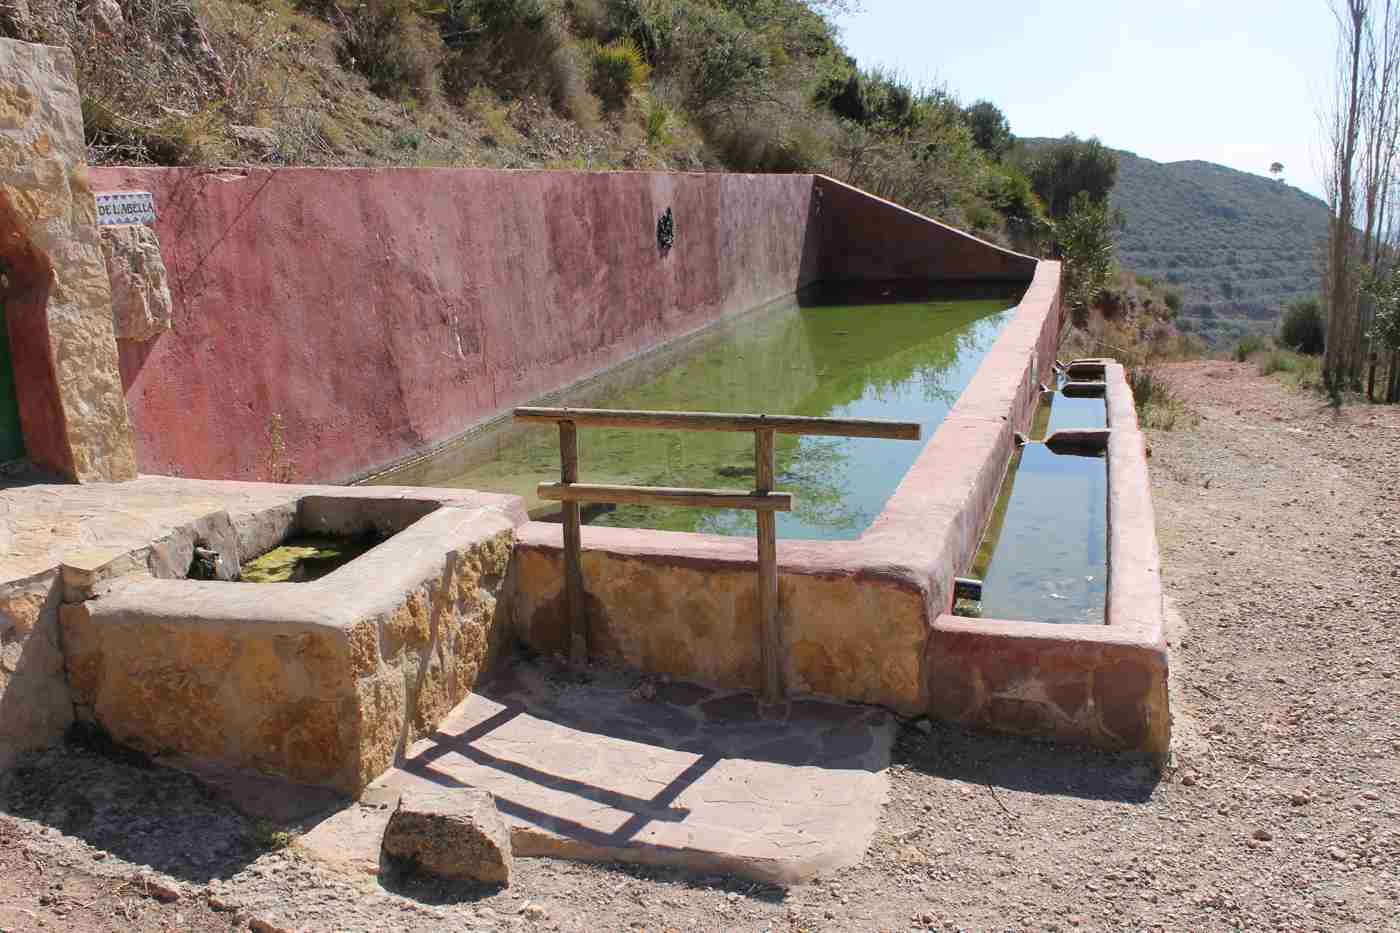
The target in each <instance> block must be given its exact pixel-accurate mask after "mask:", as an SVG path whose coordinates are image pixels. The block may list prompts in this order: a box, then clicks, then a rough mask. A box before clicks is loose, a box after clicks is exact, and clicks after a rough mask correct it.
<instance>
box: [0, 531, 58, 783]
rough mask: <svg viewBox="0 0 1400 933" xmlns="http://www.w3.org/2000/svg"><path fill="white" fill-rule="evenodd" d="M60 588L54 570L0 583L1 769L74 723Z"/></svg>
mask: <svg viewBox="0 0 1400 933" xmlns="http://www.w3.org/2000/svg"><path fill="white" fill-rule="evenodd" d="M0 543H3V542H0ZM61 589H62V587H61V586H60V584H59V580H58V574H57V572H56V571H49V572H47V573H42V574H38V575H36V576H34V577H32V578H30V579H28V580H18V581H11V582H9V583H0V771H4V770H5V769H6V768H8V767H9V766H10V765H11V764H12V763H13V762H14V760H15V758H16V757H17V756H18V755H20V754H21V753H23V752H25V751H27V750H29V749H33V748H42V747H43V746H45V745H48V744H50V743H52V742H54V741H57V739H58V737H59V736H61V735H62V734H63V731H64V730H65V729H67V728H68V726H69V724H71V723H72V721H73V702H72V700H71V699H70V697H69V695H68V683H67V681H66V679H65V678H64V674H63V651H62V649H61V648H60V646H59V637H58V606H59V601H60V598H61Z"/></svg>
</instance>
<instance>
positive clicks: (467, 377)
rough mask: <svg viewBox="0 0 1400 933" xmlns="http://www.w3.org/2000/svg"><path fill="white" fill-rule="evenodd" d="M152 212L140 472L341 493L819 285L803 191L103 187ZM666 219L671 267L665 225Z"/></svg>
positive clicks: (304, 175) (328, 178) (154, 179)
mask: <svg viewBox="0 0 1400 933" xmlns="http://www.w3.org/2000/svg"><path fill="white" fill-rule="evenodd" d="M92 182H93V187H94V189H96V190H112V189H138V190H148V191H151V192H153V193H154V195H155V199H156V206H157V211H158V216H159V219H158V221H157V223H156V231H157V233H158V235H159V238H160V242H161V253H162V256H163V258H164V260H165V263H166V266H167V269H168V271H169V274H170V284H171V291H172V294H173V296H174V299H175V320H174V329H173V331H171V332H169V333H166V334H163V335H161V336H159V337H157V338H156V339H154V340H152V341H149V342H129V341H122V342H121V368H122V381H123V384H124V386H125V389H126V395H127V403H128V406H129V408H130V411H131V417H132V420H133V422H134V423H135V428H136V432H137V439H138V458H139V465H140V468H141V470H142V471H143V472H147V473H166V474H176V475H184V476H197V477H210V478H221V479H244V478H254V479H256V478H263V475H262V474H263V471H264V462H265V459H266V454H267V449H268V444H267V440H266V435H267V427H268V420H269V417H270V415H272V414H273V413H280V414H281V415H282V416H283V419H284V421H285V426H284V438H285V442H286V444H287V451H286V458H287V460H288V461H289V462H290V464H291V465H292V468H293V478H294V479H298V480H317V481H345V480H349V479H351V478H354V477H357V476H360V475H363V474H365V473H367V472H369V471H372V470H374V469H377V468H381V467H384V466H386V465H388V464H390V463H392V462H394V461H395V460H398V459H400V458H402V457H405V456H408V455H410V454H412V453H415V452H418V451H422V450H425V449H427V448H429V447H431V446H433V445H434V444H435V443H438V442H440V441H444V440H447V439H449V438H451V437H453V436H454V435H456V434H458V433H460V432H461V431H463V430H465V429H467V428H468V427H470V426H472V425H473V424H475V423H478V422H480V421H482V420H485V419H487V418H490V417H491V416H493V415H495V414H498V413H500V412H502V411H504V410H506V409H508V408H510V407H511V406H513V405H516V404H519V403H522V402H525V401H528V400H530V399H532V398H535V397H536V396H538V395H540V394H541V393H544V392H549V391H553V390H556V389H559V388H562V387H564V386H566V385H569V384H571V383H572V382H575V381H577V380H579V379H581V378H585V377H587V376H590V375H592V374H594V373H597V372H600V371H602V370H604V369H607V368H608V367H610V366H613V365H615V364H617V363H619V362H621V361H622V360H624V359H626V358H628V357H630V356H632V355H634V354H636V353H637V352H639V351H642V350H645V349H649V348H651V347H653V346H656V345H657V344H659V343H662V342H664V341H666V340H669V339H672V338H675V337H678V336H681V335H683V334H686V333H689V332H691V331H694V330H696V329H699V328H701V327H704V326H706V325H708V324H710V323H713V322H714V321H716V320H718V319H719V318H720V317H722V316H724V315H726V314H732V313H737V312H741V311H744V310H747V309H749V308H752V307H754V306H757V305H759V304H762V303H764V302H767V301H770V300H773V299H775V298H779V297H781V296H783V295H785V294H789V293H791V292H793V291H794V290H796V289H797V288H799V287H801V286H802V285H805V284H807V283H809V282H811V281H813V280H815V279H816V277H817V274H818V245H819V243H818V240H819V236H818V235H817V232H816V228H815V216H814V213H813V211H812V203H813V195H812V189H813V180H812V177H811V176H797V175H785V176H753V175H729V174H713V175H700V174H692V175H679V174H660V173H582V172H495V171H485V170H465V169H454V170H401V169H400V170H358V169H355V170H348V169H341V170H321V169H294V170H278V171H264V170H255V171H225V172H209V171H201V170H194V169H162V168H98V169H94V170H93V171H92ZM667 207H670V208H672V209H673V212H674V216H675V222H676V243H675V247H674V249H672V250H671V251H669V252H668V253H665V254H662V253H661V252H660V251H659V250H658V248H657V243H656V222H657V219H658V217H659V215H660V214H661V213H662V212H664V211H665V210H666V208H667Z"/></svg>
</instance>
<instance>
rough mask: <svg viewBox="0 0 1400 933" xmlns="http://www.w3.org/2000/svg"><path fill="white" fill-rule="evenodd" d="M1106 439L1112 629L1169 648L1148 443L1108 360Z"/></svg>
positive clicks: (1127, 390)
mask: <svg viewBox="0 0 1400 933" xmlns="http://www.w3.org/2000/svg"><path fill="white" fill-rule="evenodd" d="M1104 376H1105V381H1106V383H1107V390H1106V396H1105V406H1106V407H1107V409H1108V412H1107V415H1108V426H1109V430H1110V437H1109V443H1108V495H1109V501H1108V509H1107V515H1108V542H1107V544H1108V568H1109V570H1108V601H1107V604H1106V605H1105V611H1104V614H1105V616H1106V619H1105V621H1106V622H1107V624H1108V625H1109V626H1110V627H1120V628H1133V629H1137V630H1139V631H1141V632H1142V633H1143V635H1144V636H1145V637H1147V638H1150V639H1151V640H1152V641H1153V642H1154V643H1160V644H1162V645H1163V646H1165V630H1166V621H1165V615H1164V610H1163V604H1162V570H1161V558H1160V555H1159V552H1158V548H1157V523H1156V517H1155V514H1154V513H1153V510H1152V490H1151V476H1150V474H1149V473H1148V467H1147V444H1146V439H1145V438H1144V436H1143V434H1142V431H1141V429H1140V428H1139V426H1138V421H1137V409H1136V407H1135V406H1134V404H1133V392H1132V388H1131V387H1130V386H1129V385H1128V380H1127V375H1126V372H1125V370H1124V368H1123V366H1122V364H1120V363H1116V362H1111V363H1107V364H1105V372H1104Z"/></svg>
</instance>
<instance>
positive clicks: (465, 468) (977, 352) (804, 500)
mask: <svg viewBox="0 0 1400 933" xmlns="http://www.w3.org/2000/svg"><path fill="white" fill-rule="evenodd" d="M1018 298H1019V292H1014V293H1013V292H1011V291H1008V290H1007V289H1005V288H1001V287H998V288H994V289H990V290H988V289H984V290H983V291H982V292H981V293H979V294H970V293H969V292H968V291H967V290H966V289H959V290H958V291H956V292H951V291H949V290H947V289H942V288H937V287H934V286H929V285H927V284H920V285H901V286H893V285H891V286H881V287H878V288H877V289H876V290H875V291H874V292H873V293H872V292H871V291H870V290H868V288H867V289H866V290H855V289H852V288H842V289H829V288H828V289H823V290H820V291H814V292H807V293H804V294H803V295H802V297H801V299H800V300H789V301H785V302H781V303H779V304H776V305H773V306H770V307H768V308H765V309H762V310H760V311H758V312H755V313H753V314H749V315H745V316H743V317H740V318H737V319H735V320H732V321H729V322H726V323H724V324H721V325H719V326H717V327H714V328H711V329H710V330H708V331H706V332H704V333H703V334H701V335H698V336H696V337H694V338H691V339H689V340H686V341H683V342H682V343H680V344H678V345H675V346H673V347H671V348H668V349H667V350H665V351H662V352H660V353H656V354H652V355H650V356H648V357H645V358H642V359H639V360H636V361H634V362H632V363H628V364H626V365H624V366H622V367H620V368H619V369H618V370H615V371H614V372H612V373H610V374H609V375H608V377H607V378H606V379H605V380H602V381H598V382H594V383H591V384H588V385H585V386H583V387H580V388H578V389H576V390H573V391H570V392H568V393H564V394H562V395H559V396H555V397H552V398H550V399H549V400H548V401H549V403H551V404H565V405H573V406H579V407H594V408H639V409H660V410H666V409H670V410H677V411H734V412H758V413H767V414H793V415H811V416H828V417H849V418H885V419H892V420H899V421H918V422H920V423H921V424H922V425H923V428H924V438H925V440H927V438H929V437H930V436H932V434H933V431H934V430H935V429H936V428H937V426H938V424H939V423H940V422H941V421H942V420H943V417H944V415H945V414H946V413H947V411H948V409H949V408H951V407H952V405H953V404H954V403H955V402H956V401H957V399H958V396H959V395H961V393H962V390H963V388H964V387H965V386H966V385H967V383H968V381H970V380H971V378H972V375H973V374H974V373H975V372H976V370H977V366H978V365H979V364H980V362H981V360H982V357H983V356H984V355H985V354H986V352H987V350H988V349H990V347H991V345H992V343H993V342H994V340H995V339H996V336H997V334H998V333H999V332H1000V330H1001V328H1002V326H1003V325H1004V324H1005V323H1006V321H1007V320H1009V318H1010V315H1011V312H1010V310H1009V309H1010V307H1011V306H1013V305H1014V304H1015V302H1016V301H1017V299H1018ZM922 447H923V444H922V443H911V442H908V441H887V440H875V439H869V438H820V437H801V438H799V437H790V436H783V435H780V436H779V437H778V438H777V442H776V457H777V474H778V475H777V484H776V485H777V488H779V489H783V490H786V491H790V492H793V493H795V494H796V495H797V507H796V509H795V510H794V511H793V512H791V513H779V515H778V534H779V536H781V537H788V538H854V537H856V536H858V535H859V534H860V533H861V532H862V531H863V530H864V529H865V528H866V527H867V526H868V525H869V524H870V522H871V521H872V520H873V519H874V517H875V516H876V515H877V514H878V513H879V512H880V510H881V509H882V508H883V507H884V504H885V502H886V500H887V499H888V498H889V496H890V494H891V493H892V492H893V491H894V489H895V487H896V486H897V485H898V484H899V481H900V480H901V479H902V478H903V476H904V474H905V472H907V471H908V469H909V466H910V465H911V464H912V463H913V462H914V459H915V458H916V457H917V456H918V454H919V451H920V450H921V449H922ZM579 469H580V476H581V477H582V478H583V479H584V480H585V481H587V482H599V483H627V484H636V485H665V486H699V487H705V488H716V487H730V488H743V489H748V488H751V487H752V484H753V437H752V435H751V434H724V433H717V432H715V433H711V432H653V431H626V430H621V429H607V428H603V429H583V430H580V432H579ZM558 471H559V451H558V436H557V432H555V431H553V430H551V429H548V428H541V427H537V426H517V425H512V424H508V423H505V424H501V425H498V426H496V427H493V428H490V429H488V430H486V431H484V432H480V433H478V434H475V435H473V436H472V437H470V438H468V439H466V440H464V441H463V442H461V443H458V444H456V445H453V446H452V447H450V448H448V449H446V450H444V451H442V452H440V453H438V454H436V455H435V456H433V457H431V458H428V459H426V460H422V461H419V462H417V463H414V464H410V465H408V466H406V467H404V468H401V469H399V470H397V471H394V472H393V473H390V474H386V475H384V476H381V477H378V478H377V479H376V480H375V481H376V482H380V483H393V484H403V485H430V486H456V487H466V488H472V489H483V490H491V491H496V492H509V493H515V494H516V495H520V496H523V497H524V498H525V500H526V502H527V505H528V507H529V508H530V509H531V513H532V514H534V515H536V516H537V517H546V516H547V515H548V514H550V513H552V512H554V511H556V510H557V505H556V504H553V503H543V502H541V501H539V500H538V499H537V498H536V497H535V495H534V490H535V486H536V484H537V483H540V482H548V481H557V480H558V477H559V473H558ZM591 512H592V514H591V515H589V517H590V518H591V521H592V523H594V524H601V525H615V526H622V527H643V528H662V529H671V530H678V531H705V532H714V533H720V534H751V533H752V531H753V527H754V517H753V515H752V514H750V513H747V512H732V511H711V510H700V509H670V508H654V507H644V506H620V507H618V508H616V509H611V510H601V509H599V510H591Z"/></svg>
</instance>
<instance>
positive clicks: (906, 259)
mask: <svg viewBox="0 0 1400 933" xmlns="http://www.w3.org/2000/svg"><path fill="white" fill-rule="evenodd" d="M816 191H817V204H818V206H819V207H818V216H819V219H820V221H821V234H822V247H821V256H822V261H821V276H822V278H823V279H825V280H827V281H829V282H831V281H850V280H857V281H859V280H862V279H926V278H938V279H1006V280H1009V281H1014V282H1029V281H1030V280H1031V277H1032V276H1033V275H1035V268H1036V261H1035V259H1033V258H1032V257H1030V256H1023V255H1021V254H1020V253H1013V252H1011V251H1010V250H1005V249H1002V248H1001V247H999V246H994V245H992V244H991V243H987V242H985V241H983V240H979V239H977V238H976V237H975V236H972V235H971V234H968V233H964V232H962V231H961V230H957V229H955V228H953V227H949V226H948V225H946V224H941V223H939V222H938V221H936V220H930V219H929V218H927V217H924V216H923V215H922V214H916V213H914V212H913V211H911V210H908V209H906V208H903V207H900V206H899V205H898V204H893V203H891V202H889V201H886V200H883V199H882V198H877V197H875V196H874V195H873V194H866V193H865V192H864V191H861V190H860V189H858V188H852V187H851V186H850V185H846V184H842V183H841V182H839V181H836V180H835V179H831V178H825V177H822V176H818V177H817V181H816Z"/></svg>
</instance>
